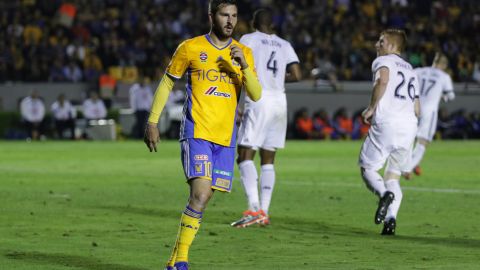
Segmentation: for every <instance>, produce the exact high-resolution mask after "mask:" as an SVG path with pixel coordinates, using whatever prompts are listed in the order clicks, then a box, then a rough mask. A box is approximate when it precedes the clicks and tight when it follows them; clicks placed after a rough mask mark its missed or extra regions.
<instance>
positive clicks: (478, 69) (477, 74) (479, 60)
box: [472, 53, 480, 84]
mask: <svg viewBox="0 0 480 270" xmlns="http://www.w3.org/2000/svg"><path fill="white" fill-rule="evenodd" d="M472 79H473V81H475V82H477V83H478V84H480V53H478V55H477V57H476V60H475V63H474V64H473V74H472Z"/></svg>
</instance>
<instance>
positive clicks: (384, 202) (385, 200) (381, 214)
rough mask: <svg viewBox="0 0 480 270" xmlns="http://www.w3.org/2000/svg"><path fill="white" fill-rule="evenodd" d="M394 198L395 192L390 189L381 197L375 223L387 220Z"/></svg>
mask: <svg viewBox="0 0 480 270" xmlns="http://www.w3.org/2000/svg"><path fill="white" fill-rule="evenodd" d="M394 198H395V195H393V192H390V191H387V192H385V194H384V195H383V197H382V198H380V201H379V202H378V208H377V212H376V213H375V224H380V223H382V221H384V220H385V216H386V215H387V210H388V206H390V204H391V203H392V202H393V199H394Z"/></svg>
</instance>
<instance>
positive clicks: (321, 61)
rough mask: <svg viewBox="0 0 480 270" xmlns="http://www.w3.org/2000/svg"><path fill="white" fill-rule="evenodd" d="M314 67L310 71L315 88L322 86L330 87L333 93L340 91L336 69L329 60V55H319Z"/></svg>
mask: <svg viewBox="0 0 480 270" xmlns="http://www.w3.org/2000/svg"><path fill="white" fill-rule="evenodd" d="M315 66H316V67H315V68H314V69H313V70H312V76H313V78H314V79H315V86H321V85H322V84H326V85H330V86H331V87H332V88H333V90H334V91H340V90H342V89H341V87H340V85H339V84H338V78H337V68H336V67H335V65H334V64H333V63H332V61H331V60H330V55H329V54H328V55H323V54H322V55H321V56H320V57H319V58H318V59H317V61H316V65H315Z"/></svg>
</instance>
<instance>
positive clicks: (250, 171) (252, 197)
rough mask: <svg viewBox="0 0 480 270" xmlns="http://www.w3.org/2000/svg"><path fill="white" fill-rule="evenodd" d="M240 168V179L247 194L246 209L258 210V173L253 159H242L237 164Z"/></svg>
mask: <svg viewBox="0 0 480 270" xmlns="http://www.w3.org/2000/svg"><path fill="white" fill-rule="evenodd" d="M238 168H239V169H240V179H241V182H242V184H243V189H244V190H245V195H247V200H248V210H250V211H255V212H256V211H258V210H259V209H260V203H259V201H260V200H259V199H258V181H257V179H258V174H257V168H255V163H253V160H244V161H242V162H240V164H238Z"/></svg>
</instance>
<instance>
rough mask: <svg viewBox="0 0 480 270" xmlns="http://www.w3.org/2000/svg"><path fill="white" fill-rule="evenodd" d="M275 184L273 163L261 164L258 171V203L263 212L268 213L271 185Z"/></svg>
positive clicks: (271, 191)
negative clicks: (259, 189)
mask: <svg viewBox="0 0 480 270" xmlns="http://www.w3.org/2000/svg"><path fill="white" fill-rule="evenodd" d="M274 186H275V168H274V166H273V164H265V165H262V172H261V173H260V188H261V193H260V198H261V199H260V203H261V208H262V210H263V212H265V214H268V208H269V207H270V201H271V200H272V193H273V187H274Z"/></svg>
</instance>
